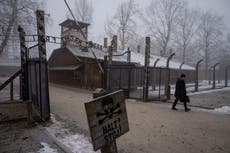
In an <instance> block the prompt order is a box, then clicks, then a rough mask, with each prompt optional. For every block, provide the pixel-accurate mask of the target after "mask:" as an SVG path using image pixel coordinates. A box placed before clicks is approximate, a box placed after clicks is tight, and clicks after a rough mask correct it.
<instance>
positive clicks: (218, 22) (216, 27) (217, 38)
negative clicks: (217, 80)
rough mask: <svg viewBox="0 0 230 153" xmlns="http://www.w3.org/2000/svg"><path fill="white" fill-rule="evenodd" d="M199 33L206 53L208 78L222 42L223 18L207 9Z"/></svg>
mask: <svg viewBox="0 0 230 153" xmlns="http://www.w3.org/2000/svg"><path fill="white" fill-rule="evenodd" d="M200 21H201V22H200V24H199V28H198V33H197V36H198V37H197V41H198V44H199V47H200V49H201V51H202V52H203V55H204V60H205V74H206V78H207V74H208V69H209V66H210V62H211V60H214V59H213V58H215V56H216V55H218V53H217V52H218V48H219V46H221V45H220V44H221V43H222V40H221V39H222V31H223V25H224V24H223V18H222V17H220V16H218V15H216V14H214V13H212V12H210V11H207V12H205V13H203V14H202V16H201V18H200Z"/></svg>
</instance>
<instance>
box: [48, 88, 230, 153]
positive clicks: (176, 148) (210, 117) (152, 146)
mask: <svg viewBox="0 0 230 153" xmlns="http://www.w3.org/2000/svg"><path fill="white" fill-rule="evenodd" d="M228 94H229V93H228ZM91 98H92V92H90V91H87V90H82V89H76V88H70V87H61V86H57V85H51V86H50V99H51V111H52V112H53V113H54V114H56V115H58V116H59V117H60V118H62V119H64V120H65V121H68V122H74V123H75V124H74V125H73V124H72V127H71V128H72V129H79V131H84V134H86V135H87V136H89V133H88V125H87V120H86V115H85V109H84V102H86V101H88V100H90V99H91ZM209 98H211V99H214V98H215V97H212V95H211V94H210V96H209ZM178 108H179V109H180V110H178V111H172V110H170V105H169V104H162V103H160V104H156V103H155V104H154V103H142V102H137V101H133V100H127V111H128V117H129V124H130V132H128V133H127V134H125V135H124V136H122V137H120V138H119V139H118V140H117V143H118V148H119V152H120V153H199V152H200V153H230V145H229V144H230V136H229V135H230V116H229V115H223V114H214V113H207V112H202V111H198V110H195V109H193V110H192V111H191V112H184V111H183V108H182V107H181V106H178ZM76 132H78V131H77V130H76Z"/></svg>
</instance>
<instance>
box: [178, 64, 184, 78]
mask: <svg viewBox="0 0 230 153" xmlns="http://www.w3.org/2000/svg"><path fill="white" fill-rule="evenodd" d="M183 65H184V62H182V63H181V64H180V67H179V75H180V74H181V69H182V66H183Z"/></svg>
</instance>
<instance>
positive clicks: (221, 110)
mask: <svg viewBox="0 0 230 153" xmlns="http://www.w3.org/2000/svg"><path fill="white" fill-rule="evenodd" d="M214 111H215V112H219V113H224V114H229V115H230V106H223V107H220V108H216V109H214Z"/></svg>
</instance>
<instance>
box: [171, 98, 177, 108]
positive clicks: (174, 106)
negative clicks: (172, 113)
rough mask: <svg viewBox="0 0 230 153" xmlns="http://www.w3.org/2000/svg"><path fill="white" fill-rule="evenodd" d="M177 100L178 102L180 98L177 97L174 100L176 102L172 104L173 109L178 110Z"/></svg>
mask: <svg viewBox="0 0 230 153" xmlns="http://www.w3.org/2000/svg"><path fill="white" fill-rule="evenodd" d="M177 102H178V98H176V99H175V101H174V103H173V105H172V110H177V109H176V104H177Z"/></svg>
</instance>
